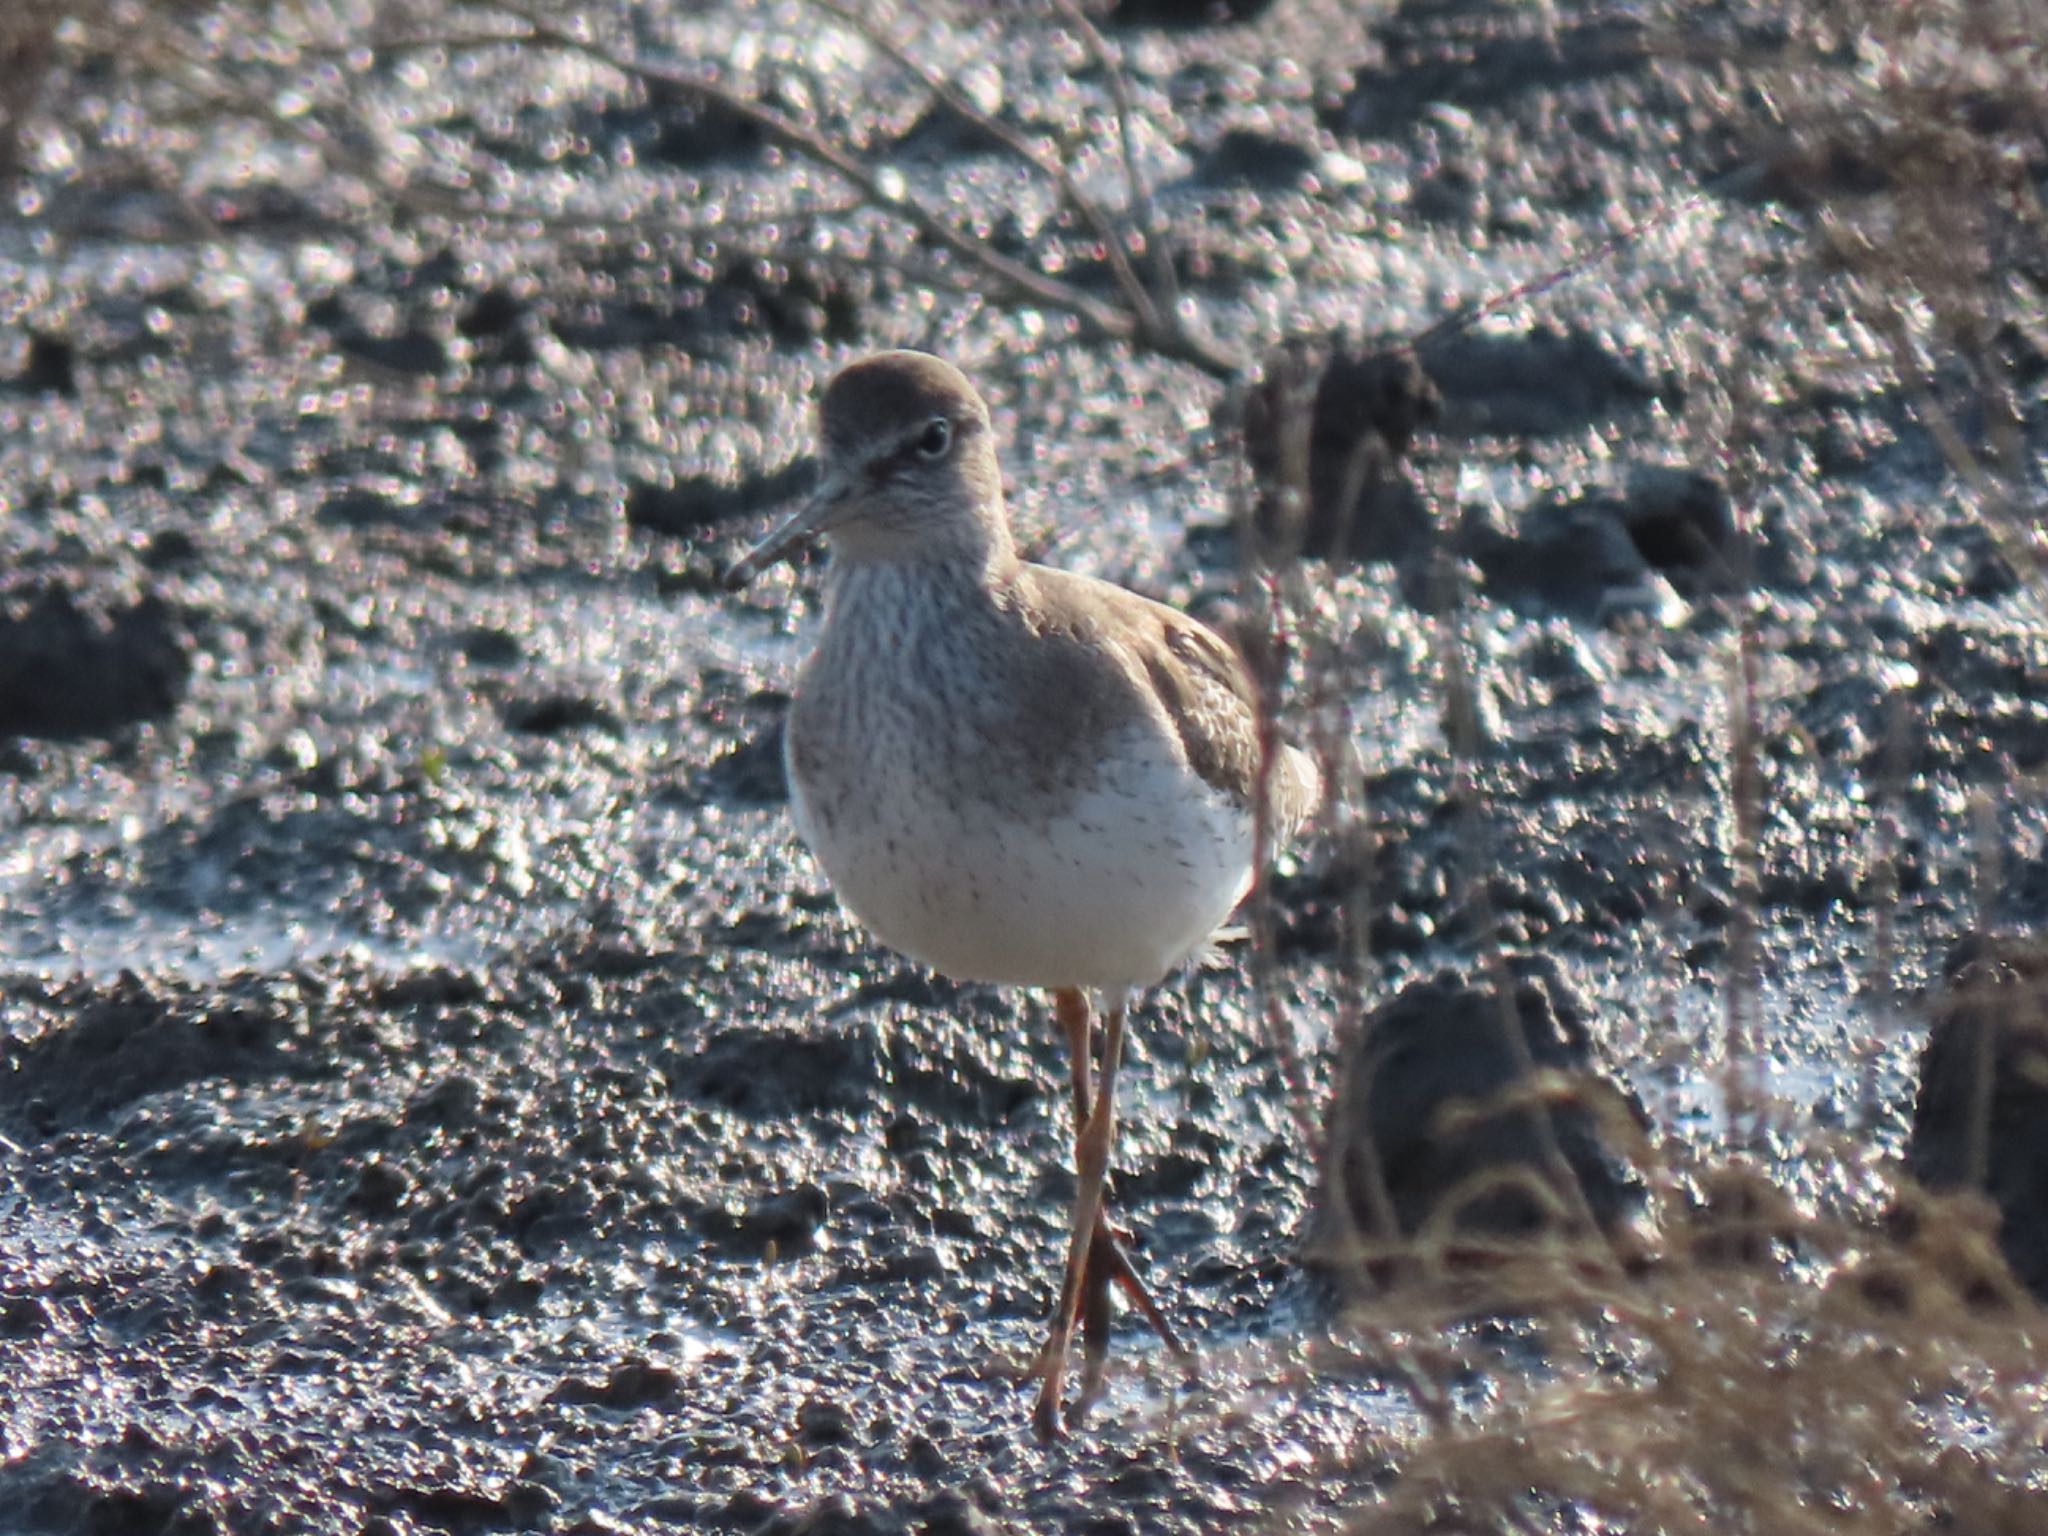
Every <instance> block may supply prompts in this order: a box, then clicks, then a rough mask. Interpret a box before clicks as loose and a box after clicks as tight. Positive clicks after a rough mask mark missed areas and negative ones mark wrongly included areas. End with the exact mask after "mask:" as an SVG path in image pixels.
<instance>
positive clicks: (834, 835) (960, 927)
mask: <svg viewBox="0 0 2048 1536" xmlns="http://www.w3.org/2000/svg"><path fill="white" fill-rule="evenodd" d="M1128 745H1129V750H1128V752H1127V753H1125V754H1121V755H1120V756H1119V757H1118V759H1117V762H1116V766H1115V768H1114V770H1113V771H1110V772H1106V773H1104V774H1102V775H1100V776H1099V777H1098V778H1097V780H1096V781H1095V782H1094V783H1092V784H1090V785H1088V786H1087V787H1086V788H1085V789H1082V790H1080V791H1079V792H1078V793H1076V794H1074V795H1073V796H1072V797H1071V798H1069V799H1068V800H1067V801H1066V803H1064V804H1056V803H1051V802H1048V801H1047V800H1045V799H1042V798H1040V799H1028V798H1027V799H1025V800H1022V801H1012V802H1009V803H1001V802H998V801H997V800H996V799H995V798H993V797H980V796H968V797H963V796H961V795H960V793H959V791H958V786H957V785H955V786H954V788H953V792H952V793H950V794H948V793H942V792H940V789H939V786H938V784H937V783H936V782H934V780H933V775H932V773H931V772H930V770H931V768H932V766H933V765H932V764H930V763H928V762H920V761H918V760H917V759H915V758H905V759H902V760H899V761H898V762H895V763H892V764H890V765H888V766H889V768H890V770H891V771H888V772H872V771H871V773H870V774H869V775H868V777H867V780H866V782H865V783H864V784H863V786H862V788H863V794H862V796H861V800H862V803H861V805H860V807H859V809H858V810H857V811H856V810H853V809H851V808H849V809H848V810H846V811H844V812H842V813H841V814H839V815H838V816H837V817H835V818H834V819H833V820H832V822H831V824H830V825H829V826H828V825H826V824H824V823H823V822H821V821H820V820H819V818H817V817H815V816H814V815H813V814H812V811H811V807H810V806H809V805H808V804H807V802H806V798H805V794H804V789H803V786H802V784H801V783H800V782H799V780H798V779H797V777H796V775H795V774H792V775H791V782H790V788H791V804H792V807H793V809H794V812H795V817H796V823H797V827H798V829H799V830H800V831H801V832H802V834H803V836H804V840H805V841H806V842H807V843H809V845H810V847H811V851H812V852H813V853H814V854H815V855H816V856H817V859H818V862H819V863H820V864H821V865H823V866H824V870H825V874H826V876H827V877H828V878H829V879H830V880H831V882H832V887H833V889H834V891H835V892H836V893H837V894H838V896H839V899H840V901H841V902H842V903H844V905H845V906H846V908H847V909H848V910H849V911H850V912H852V913H853V915H854V916H855V917H857V918H858V919H859V920H860V921H861V922H862V924H864V925H865V926H866V927H867V928H868V929H869V930H870V931H871V932H872V933H873V934H874V935H875V937H876V938H878V939H880V940H881V941H882V942H883V943H884V944H887V945H888V946H889V947H890V948H892V949H896V950H900V951H902V952H903V953H904V954H906V955H909V956H911V957H912V958H914V959H917V960H921V961H923V962H924V963H925V964H927V965H929V966H931V967H932V968H933V969H935V970H937V971H940V972H942V973H944V974H945V975H948V976H951V977H954V978H956V979H958V980H961V981H985V982H1002V983H1009V984H1016V985H1025V986H1040V987H1090V988H1097V989H1104V990H1130V989H1135V988H1140V987H1147V986H1150V985H1152V984H1153V983H1154V982H1157V981H1158V980H1160V979H1161V978H1162V977H1164V976H1165V975H1166V974H1167V973H1168V972H1169V971H1171V970H1173V969H1174V967H1176V966H1178V965H1179V964H1180V963H1181V962H1182V961H1184V960H1186V959H1187V958H1188V957H1189V956H1190V955H1191V954H1193V953H1194V952H1195V951H1196V950H1197V949H1199V948H1200V947H1201V945H1202V944H1203V943H1204V942H1205V941H1206V940H1207V939H1208V937H1209V935H1210V934H1211V933H1212V932H1213V931H1214V930H1215V928H1216V925H1217V924H1218V923H1220V922H1222V921H1223V919H1224V918H1225V917H1227V916H1229V915H1230V911H1231V909H1232V908H1233V907H1235V906H1236V905H1237V903H1238V901H1239V899H1240V898H1241V897H1242V896H1243V895H1244V892H1245V888H1246V887H1247V885H1249V883H1250V878H1251V854H1252V847H1251V844H1252V825H1251V817H1250V816H1249V815H1248V814H1247V813H1246V812H1245V811H1244V810H1243V809H1242V808H1240V807H1236V806H1233V805H1232V804H1230V803H1229V802H1228V801H1227V800H1225V799H1224V798H1223V797H1222V796H1221V795H1218V794H1217V793H1216V792H1215V791H1213V790H1212V789H1210V788H1209V786H1207V785H1206V784H1204V783H1203V782H1202V781H1201V779H1200V778H1199V777H1197V776H1196V775H1195V774H1194V773H1193V772H1192V771H1191V770H1190V769H1189V768H1188V767H1187V766H1186V765H1185V764H1183V763H1178V762H1175V761H1174V760H1173V759H1172V758H1171V757H1170V756H1169V755H1168V754H1167V753H1166V752H1164V751H1162V750H1161V748H1160V746H1159V744H1158V743H1157V742H1156V741H1155V740H1153V739H1151V738H1150V737H1145V736H1141V737H1140V738H1139V739H1137V740H1135V741H1132V742H1130V743H1129V744H1128ZM873 766H875V767H879V766H880V765H873Z"/></svg>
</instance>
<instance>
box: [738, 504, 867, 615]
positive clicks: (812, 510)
mask: <svg viewBox="0 0 2048 1536" xmlns="http://www.w3.org/2000/svg"><path fill="white" fill-rule="evenodd" d="M845 499H846V482H845V480H844V479H843V477H841V476H838V475H828V476H827V477H826V478H825V481H824V483H823V484H822V485H820V486H819V487H818V489H817V490H816V491H815V492H814V493H812V496H811V499H810V500H809V501H807V502H805V503H804V504H803V506H802V508H801V509H800V510H799V511H798V512H797V514H796V516H794V517H792V518H791V519H790V520H789V521H788V522H786V523H784V524H783V525H782V526H781V527H780V528H778V529H776V530H775V531H774V532H773V533H771V534H769V535H768V537H767V538H765V539H763V540H762V541H761V542H760V543H758V544H756V545H755V546H754V547H753V548H752V549H750V550H748V551H747V552H746V553H745V554H744V555H742V556H740V558H739V559H737V560H735V561H734V562H733V563H732V568H731V569H730V570H728V571H727V572H726V573H725V586H726V590H727V591H729V592H737V591H738V590H739V589H740V588H741V587H744V586H745V585H746V584H747V583H748V582H750V581H752V580H753V579H754V578H755V577H756V576H758V575H760V574H761V573H762V572H763V571H765V570H767V569H768V568H769V567H770V566H774V565H780V564H781V563H782V562H783V561H785V560H787V559H789V558H790V556H792V555H794V554H795V553H796V552H797V551H798V550H800V549H802V548H803V547H804V546H805V545H807V544H809V543H810V542H811V541H812V540H813V539H815V538H817V536H818V535H819V534H821V533H823V532H824V531H825V529H826V528H827V527H828V526H830V524H831V521H832V514H833V512H834V511H836V510H837V509H838V506H839V504H840V502H842V501H844V500H845Z"/></svg>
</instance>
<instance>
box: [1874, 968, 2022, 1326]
mask: <svg viewBox="0 0 2048 1536" xmlns="http://www.w3.org/2000/svg"><path fill="white" fill-rule="evenodd" d="M1943 969H1944V972H1945V990H1944V992H1943V994H1942V996H1941V998H1940V1000H1939V1001H1938V1002H1937V1004H1936V1006H1935V1014H1934V1027H1933V1029H1932V1031H1931V1032H1930V1033H1929V1035H1928V1037H1927V1045H1926V1048H1925V1049H1924V1050H1923V1051H1922V1052H1921V1055H1920V1083H1919V1089H1918V1092H1917V1093H1916V1095H1915V1097H1914V1101H1913V1133H1912V1139H1911V1141H1910V1142H1909V1143H1908V1144H1907V1148H1906V1168H1907V1170H1908V1171H1909V1172H1910V1173H1911V1174H1912V1175H1913V1176H1914V1177H1915V1178H1916V1179H1918V1180H1919V1181H1920V1182H1921V1183H1922V1184H1924V1185H1926V1186H1927V1187H1928V1188H1929V1189H1930V1190H1935V1191H1941V1192H1949V1191H1965V1190H1976V1191H1980V1192H1981V1193H1982V1194H1984V1195H1985V1196H1987V1197H1988V1198H1989V1199H1990V1201H1991V1203H1992V1204H1993V1205H1994V1206H1995V1207H1996V1208H1997V1210H1998V1213H1999V1215H2000V1217H2001V1218H2002V1219H2001V1221H2000V1223H1999V1227H1998V1243H1999V1247H2000V1248H2001V1249H2002V1250H2003V1251H2004V1254H2005V1257H2006V1262H2007V1263H2009V1264H2011V1266H2012V1268H2013V1271H2014V1273H2015V1274H2017V1275H2018V1277H2019V1278H2020V1280H2021V1282H2022V1283H2023V1284H2025V1285H2026V1286H2027V1288H2028V1289H2029V1290H2031V1291H2032V1292H2033V1293H2034V1294H2035V1295H2036V1296H2038V1297H2043V1298H2048V946H2043V945H2041V944H2039V943H2036V942H2021V941H2016V940H2002V941H2001V940H1987V939H1974V938H1973V939H1969V940H1965V941H1964V942H1962V943H1960V944H1958V945H1957V946H1956V947H1955V948H1954V949H1953V950H1952V951H1951V952H1950V954H1949V956H1948V959H1947V962H1946V964H1945V965H1944V968H1943Z"/></svg>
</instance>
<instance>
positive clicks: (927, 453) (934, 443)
mask: <svg viewBox="0 0 2048 1536" xmlns="http://www.w3.org/2000/svg"><path fill="white" fill-rule="evenodd" d="M952 446H953V423H951V422H950V421H948V420H946V418H945V417H943V416H934V417H933V418H932V420H931V425H929V426H927V427H926V428H925V429H924V435H923V436H921V437H920V438H918V440H917V451H918V452H919V453H920V454H922V455H923V456H924V457H925V458H927V459H943V458H944V457H945V456H946V450H947V449H949V448H951V447H952Z"/></svg>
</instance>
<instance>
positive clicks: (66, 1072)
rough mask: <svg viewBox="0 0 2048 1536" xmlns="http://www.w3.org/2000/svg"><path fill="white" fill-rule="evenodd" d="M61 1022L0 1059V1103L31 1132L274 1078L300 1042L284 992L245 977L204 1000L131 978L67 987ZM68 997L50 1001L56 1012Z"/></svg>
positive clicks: (12, 1045)
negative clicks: (207, 1085)
mask: <svg viewBox="0 0 2048 1536" xmlns="http://www.w3.org/2000/svg"><path fill="white" fill-rule="evenodd" d="M71 991H75V994H76V997H75V1002H76V1011H75V1012H72V1013H71V1014H70V1016H69V1019H68V1021H67V1022H65V1023H63V1024H61V1025H60V1026H58V1027H56V1028H54V1029H51V1030H49V1031H47V1032H45V1033H43V1034H40V1035H37V1036H35V1037H33V1038H30V1039H26V1040H20V1039H16V1040H9V1041H7V1042H6V1047H5V1054H4V1056H0V1075H4V1077H5V1080H6V1082H7V1084H8V1092H7V1093H6V1094H5V1095H4V1097H5V1098H6V1099H7V1101H9V1102H10V1103H12V1104H14V1105H17V1106H21V1107H23V1108H24V1109H25V1110H26V1113H27V1116H28V1118H29V1119H30V1121H31V1122H33V1125H34V1128H35V1129H37V1130H47V1129H53V1128H55V1127H56V1126H57V1125H60V1124H66V1123H76V1122H78V1121H81V1120H85V1119H88V1118H91V1117H92V1116H95V1115H100V1114H104V1113H106V1112H108V1111H110V1110H114V1109H118V1108H120V1107H121V1106H123V1105H126V1104H131V1103H133V1102H135V1101H136V1100H138V1099H141V1098H145V1097H147V1096H149V1095H151V1094H155V1093H163V1092H166V1091H168V1090H171V1089H174V1088H182V1087H184V1086H185V1085H187V1084H189V1083H197V1082H204V1081H208V1080H212V1079H225V1080H229V1081H251V1080H255V1079H257V1078H262V1077H268V1076H275V1075H279V1074H280V1073H281V1072H282V1070H283V1068H284V1066H285V1063H286V1060H287V1058H288V1056H289V1054H290V1052H291V1050H292V1047H293V1044H294V1042H295V1041H296V1040H297V1039H298V1038H299V1037H300V1036H301V1035H302V1034H303V1032H304V1030H305V1028H306V1024H307V1020H306V1017H305V1013H304V1009H303V1008H302V1007H301V1006H299V1005H298V1004H297V1003H295V1002H294V1001H292V1000H290V998H289V997H288V996H287V993H288V991H289V989H288V988H287V989H280V988H277V987H272V986H269V985H266V984H264V983H263V982H261V981H260V980H257V979H253V978H252V979H248V980H247V981H246V983H245V984H243V985H237V986H233V987H230V988H229V989H227V990H226V991H225V992H222V993H219V994H214V995H210V996H207V997H204V998H200V997H196V996H189V995H185V994H183V993H181V992H177V991H172V990H169V989H163V990H158V989H154V988H152V987H151V986H149V985H147V984H145V983H144V982H142V981H140V980H138V979H137V978H135V977H132V976H130V977H127V978H125V979H124V980H123V981H122V982H121V983H119V984H118V985H116V986H114V987H112V988H110V989H108V990H106V991H104V992H95V991H94V990H92V989H91V988H89V987H86V986H83V985H80V986H78V987H76V988H75V989H71ZM73 1000H74V999H73V998H72V997H71V996H70V994H69V992H67V993H60V994H58V996H57V997H56V998H55V999H54V1001H55V1002H56V1003H57V1005H58V1007H59V1009H60V1010H62V1009H64V1008H65V1006H66V1005H67V1003H68V1002H71V1001H73Z"/></svg>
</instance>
